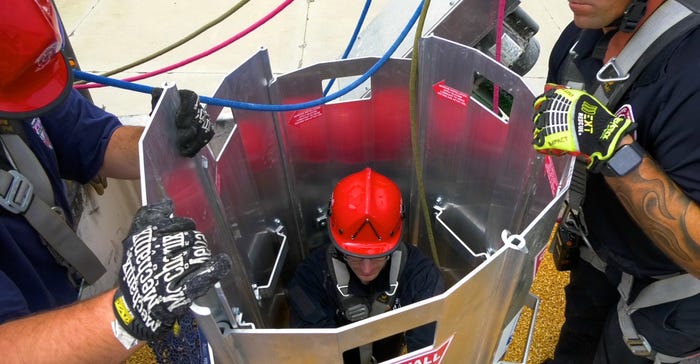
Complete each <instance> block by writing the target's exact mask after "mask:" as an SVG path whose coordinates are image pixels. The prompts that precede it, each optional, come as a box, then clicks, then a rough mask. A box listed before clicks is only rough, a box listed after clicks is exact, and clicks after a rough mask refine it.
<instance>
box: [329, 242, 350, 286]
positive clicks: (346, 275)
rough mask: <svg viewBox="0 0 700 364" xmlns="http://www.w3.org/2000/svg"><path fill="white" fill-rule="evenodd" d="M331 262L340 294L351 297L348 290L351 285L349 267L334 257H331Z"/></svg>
mask: <svg viewBox="0 0 700 364" xmlns="http://www.w3.org/2000/svg"><path fill="white" fill-rule="evenodd" d="M331 249H334V248H331ZM331 262H332V263H333V274H334V278H335V284H336V288H337V289H338V293H340V295H341V296H343V297H347V296H349V295H350V292H349V289H348V287H349V284H350V272H348V267H347V266H346V265H345V263H343V262H341V261H340V259H338V258H336V257H334V256H331Z"/></svg>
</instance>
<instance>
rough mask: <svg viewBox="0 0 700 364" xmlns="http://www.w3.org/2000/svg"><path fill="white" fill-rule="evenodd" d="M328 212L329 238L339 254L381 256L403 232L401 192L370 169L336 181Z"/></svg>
mask: <svg viewBox="0 0 700 364" xmlns="http://www.w3.org/2000/svg"><path fill="white" fill-rule="evenodd" d="M329 213H330V224H329V229H330V236H331V240H332V241H333V243H335V245H336V247H337V248H338V249H339V250H340V251H341V252H342V253H343V254H348V255H352V256H358V257H363V258H374V257H381V256H385V255H387V254H390V253H391V252H392V251H394V249H396V247H397V246H398V245H399V241H400V240H401V233H402V231H403V222H402V219H403V202H402V200H401V191H400V190H399V188H398V186H396V184H395V183H394V182H392V181H391V180H390V179H388V178H386V177H385V176H383V175H381V174H379V173H377V172H375V171H373V170H371V169H370V168H365V169H364V170H362V171H360V172H357V173H353V174H351V175H349V176H347V177H345V178H343V179H342V180H340V182H338V184H337V185H336V186H335V189H334V190H333V196H332V197H331V204H330V211H329Z"/></svg>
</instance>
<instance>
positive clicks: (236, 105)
mask: <svg viewBox="0 0 700 364" xmlns="http://www.w3.org/2000/svg"><path fill="white" fill-rule="evenodd" d="M423 4H424V1H421V3H420V4H419V5H418V8H417V9H416V11H415V12H414V13H413V15H412V16H411V19H410V20H409V21H408V24H406V26H405V27H404V29H403V30H402V31H401V34H399V37H398V38H397V39H396V40H395V41H394V43H393V44H392V45H391V47H390V48H389V50H387V52H386V53H385V54H384V55H383V56H382V57H381V58H380V59H379V60H378V61H377V63H375V64H374V65H373V66H372V67H371V68H370V69H369V70H368V71H367V72H365V73H364V74H363V75H362V76H360V78H358V79H357V80H355V81H354V82H352V83H351V84H349V85H348V86H346V87H344V88H343V89H341V90H339V91H338V92H335V93H332V94H330V95H328V96H324V97H322V98H320V99H316V100H312V101H307V102H302V103H298V104H284V105H270V104H255V103H249V102H241V101H233V100H224V99H217V98H212V97H207V96H200V98H199V99H200V100H201V101H202V102H203V103H205V104H207V105H217V106H223V107H230V108H233V109H242V110H255V111H271V112H274V111H294V110H303V109H308V108H310V107H314V106H319V105H323V104H325V103H327V102H329V101H332V100H335V99H337V98H339V97H341V96H343V95H345V94H347V93H348V92H350V91H352V90H353V89H355V88H356V87H358V86H359V85H361V84H362V83H363V82H365V81H367V79H369V78H370V77H371V76H372V75H373V74H374V73H376V72H377V70H378V69H379V68H381V67H382V66H383V65H384V63H386V61H387V60H388V59H389V57H391V55H392V54H393V53H394V52H395V51H396V49H397V48H398V47H399V45H400V44H401V42H403V40H404V38H406V35H408V32H409V31H410V30H411V28H412V27H413V25H414V24H415V23H416V21H417V20H418V17H419V16H420V13H421V10H422V9H423ZM73 75H75V78H78V79H81V80H84V81H88V82H95V83H99V84H102V85H106V86H114V87H118V88H123V89H126V90H132V91H137V92H142V93H147V94H150V93H151V92H152V91H153V87H152V86H146V85H141V84H137V83H132V82H126V81H122V80H118V79H114V78H109V77H103V76H98V75H94V74H91V73H87V72H83V71H80V70H73Z"/></svg>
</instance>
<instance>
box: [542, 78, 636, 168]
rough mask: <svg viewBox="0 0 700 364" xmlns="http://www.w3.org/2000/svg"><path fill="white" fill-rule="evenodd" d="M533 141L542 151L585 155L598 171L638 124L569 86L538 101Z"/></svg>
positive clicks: (549, 92)
mask: <svg viewBox="0 0 700 364" xmlns="http://www.w3.org/2000/svg"><path fill="white" fill-rule="evenodd" d="M534 107H535V116H534V122H535V129H534V132H533V135H534V140H533V141H532V144H533V145H534V147H535V150H536V151H538V152H540V153H545V154H554V155H564V154H571V155H575V156H582V157H583V158H585V160H586V163H587V167H588V169H589V170H590V171H592V172H599V171H600V169H601V167H602V165H603V163H600V162H601V161H606V160H608V159H610V157H612V155H613V153H614V152H615V149H616V148H617V145H618V144H619V143H620V140H621V139H622V137H623V136H625V135H626V134H628V133H631V132H632V131H634V129H635V128H636V124H635V123H634V122H633V121H632V120H630V119H628V118H624V117H620V116H615V115H613V114H612V113H611V112H610V111H609V110H608V109H607V108H606V107H605V105H603V104H602V103H600V101H598V100H596V99H595V98H594V97H593V96H591V95H590V94H588V93H586V92H584V91H580V90H575V89H570V88H550V89H549V90H548V91H547V92H545V93H544V94H542V95H540V96H539V97H538V98H537V99H536V100H535V105H534Z"/></svg>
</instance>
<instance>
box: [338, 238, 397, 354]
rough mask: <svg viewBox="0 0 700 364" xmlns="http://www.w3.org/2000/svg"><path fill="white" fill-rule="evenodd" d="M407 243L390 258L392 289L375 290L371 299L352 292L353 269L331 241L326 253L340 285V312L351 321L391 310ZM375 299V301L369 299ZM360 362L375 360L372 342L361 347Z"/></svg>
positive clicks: (390, 286) (390, 285)
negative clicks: (351, 276)
mask: <svg viewBox="0 0 700 364" xmlns="http://www.w3.org/2000/svg"><path fill="white" fill-rule="evenodd" d="M407 255H408V254H407V250H406V245H405V244H404V243H399V245H398V247H397V248H396V250H394V251H393V252H392V253H391V256H390V259H389V265H390V266H389V289H388V290H386V291H379V292H372V293H371V295H370V299H369V300H367V299H364V298H362V297H356V296H354V295H353V294H352V293H350V271H349V270H348V266H347V264H346V263H345V262H344V261H343V257H342V255H341V254H340V252H338V250H337V249H336V248H335V246H334V245H333V244H330V245H329V247H328V251H327V254H326V258H327V261H328V266H329V267H332V268H333V269H331V270H330V271H331V276H332V278H333V280H334V282H335V284H336V293H337V295H338V300H339V301H340V304H341V309H340V310H341V312H339V314H340V315H342V316H343V317H345V318H346V319H347V320H348V321H350V322H357V321H360V320H364V319H366V318H368V317H370V316H376V315H379V314H382V313H384V312H387V311H389V310H391V309H392V308H393V307H394V304H395V303H396V292H397V290H398V287H399V281H398V279H399V277H400V276H401V272H402V271H403V267H404V265H405V263H406V256H407ZM368 301H371V304H370V303H369V302H368ZM359 350H360V362H361V363H362V364H367V363H372V362H373V360H374V359H373V358H372V343H369V344H366V345H363V346H360V348H359Z"/></svg>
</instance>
